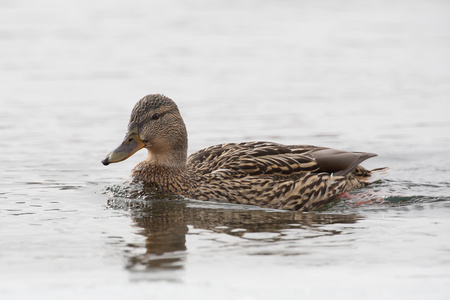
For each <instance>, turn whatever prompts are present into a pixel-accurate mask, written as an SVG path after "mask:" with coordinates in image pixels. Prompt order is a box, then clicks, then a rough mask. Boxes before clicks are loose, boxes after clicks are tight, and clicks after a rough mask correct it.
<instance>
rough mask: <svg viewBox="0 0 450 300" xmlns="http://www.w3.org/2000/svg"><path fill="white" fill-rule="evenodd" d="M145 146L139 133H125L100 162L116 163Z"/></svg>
mask: <svg viewBox="0 0 450 300" xmlns="http://www.w3.org/2000/svg"><path fill="white" fill-rule="evenodd" d="M144 147H145V143H144V142H142V141H141V139H140V138H139V135H138V133H137V130H136V131H134V130H133V131H132V132H129V133H127V135H126V137H125V139H124V140H123V142H122V144H120V146H119V147H117V148H116V149H115V150H114V151H112V152H110V153H109V154H108V155H107V156H106V157H105V158H104V159H103V160H102V164H104V165H105V166H107V165H109V164H111V163H117V162H120V161H122V160H125V159H127V158H128V157H130V156H131V155H133V154H134V153H136V152H137V151H139V150H141V149H142V148H144Z"/></svg>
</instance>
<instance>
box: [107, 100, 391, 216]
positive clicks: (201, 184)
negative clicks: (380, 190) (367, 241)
mask: <svg viewBox="0 0 450 300" xmlns="http://www.w3.org/2000/svg"><path fill="white" fill-rule="evenodd" d="M143 148H145V149H147V151H148V152H147V153H148V154H147V157H146V159H145V160H144V161H142V162H140V163H139V164H138V165H137V166H136V167H134V169H133V170H132V172H131V176H132V178H133V180H134V181H138V182H142V183H144V184H145V185H148V186H151V187H155V188H157V189H158V190H160V191H162V192H164V193H168V194H174V195H180V196H184V197H187V198H190V199H196V200H204V201H218V202H228V203H235V204H243V205H256V206H259V207H263V208H269V209H282V210H294V211H310V210H313V209H317V208H319V207H321V206H323V205H325V204H327V203H330V202H332V201H335V200H336V199H337V198H338V197H339V196H340V195H342V194H344V193H346V192H348V191H352V190H355V189H359V188H362V187H364V186H366V185H368V184H369V183H371V178H372V177H374V175H375V174H376V173H380V172H383V171H385V170H386V168H379V169H373V170H368V169H366V168H364V167H362V166H361V165H360V164H361V163H362V162H363V161H365V160H366V159H368V158H371V157H374V156H377V155H376V154H374V153H369V152H349V151H342V150H335V149H332V148H327V147H319V146H312V145H283V144H279V143H275V142H267V141H250V142H239V143H224V144H219V145H214V146H210V147H208V148H205V149H202V150H200V151H197V152H195V153H193V154H191V155H190V156H188V155H187V153H188V135H187V130H186V125H185V123H184V121H183V118H182V117H181V114H180V111H179V109H178V106H177V105H176V103H175V102H174V101H173V100H172V99H170V98H168V97H166V96H164V95H162V94H151V95H147V96H145V97H144V98H142V99H141V100H139V101H138V102H137V103H136V105H135V106H134V108H133V110H132V112H131V117H130V120H129V123H128V130H127V132H126V135H125V138H124V139H123V141H122V143H121V144H120V145H119V146H118V147H117V148H116V149H115V150H113V151H112V152H110V153H109V154H108V155H107V156H106V157H105V158H104V159H103V160H102V163H103V164H104V165H105V166H106V165H109V164H111V163H117V162H121V161H123V160H125V159H127V158H129V157H130V156H132V155H133V154H134V153H136V152H137V151H139V150H141V149H143Z"/></svg>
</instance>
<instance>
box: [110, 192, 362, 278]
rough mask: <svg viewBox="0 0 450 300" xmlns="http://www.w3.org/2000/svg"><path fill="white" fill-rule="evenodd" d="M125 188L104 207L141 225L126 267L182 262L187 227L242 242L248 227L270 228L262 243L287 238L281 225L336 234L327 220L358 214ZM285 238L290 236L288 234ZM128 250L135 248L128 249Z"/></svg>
mask: <svg viewBox="0 0 450 300" xmlns="http://www.w3.org/2000/svg"><path fill="white" fill-rule="evenodd" d="M129 192H130V190H128V191H127V193H128V195H127V197H126V198H124V197H123V195H122V196H121V197H115V196H114V197H111V198H110V199H109V200H108V208H112V209H118V210H127V211H129V212H130V213H131V218H132V220H133V221H134V223H135V224H136V225H137V226H138V227H140V228H142V230H141V231H140V232H139V233H140V234H142V235H143V236H144V237H145V238H146V242H145V253H144V254H136V251H129V252H128V253H127V254H126V256H127V261H128V262H127V268H128V269H129V270H130V271H145V270H147V271H150V270H178V269H182V268H184V263H185V260H186V258H187V256H188V252H187V248H188V247H187V245H186V237H187V236H189V234H193V233H192V232H189V228H191V229H201V230H207V231H209V233H210V234H214V233H217V234H228V235H233V236H237V237H239V238H241V239H242V242H243V243H242V247H243V248H245V247H249V245H248V243H246V242H247V241H248V240H251V238H248V237H247V236H248V235H249V234H251V233H275V237H272V238H269V239H263V240H258V241H260V242H261V245H260V246H264V245H267V243H272V244H273V243H274V242H280V243H283V242H285V240H283V238H286V234H282V231H284V230H286V229H293V230H296V231H297V233H298V234H296V235H295V237H296V238H298V239H302V238H314V237H321V236H329V235H336V234H340V233H341V231H340V230H336V227H331V228H329V229H327V227H326V225H327V224H336V223H345V224H351V223H355V222H356V221H357V220H358V218H359V217H358V216H357V215H355V214H346V215H342V214H326V213H300V212H292V211H280V210H263V209H260V208H255V207H242V206H240V207H238V206H235V207H230V205H229V204H227V205H226V206H221V204H217V203H216V204H215V203H205V202H199V201H189V200H186V199H185V198H181V197H177V196H171V198H168V197H167V195H161V194H159V193H158V192H155V191H154V190H153V191H150V192H149V190H148V189H144V190H142V188H141V187H139V188H138V189H133V192H131V193H129ZM113 194H115V192H113ZM276 233H278V234H276ZM284 233H285V232H284ZM246 235H247V236H246ZM271 236H273V235H271ZM289 239H292V236H290V237H289ZM214 242H215V241H214V238H211V243H214ZM251 244H252V247H253V249H252V250H254V247H255V243H251ZM129 247H133V248H134V250H136V249H135V248H136V247H142V245H129ZM258 248H260V247H258ZM263 248H264V247H263ZM277 249H279V248H277ZM291 251H292V250H291ZM131 253H134V254H133V255H130V254H131ZM249 254H250V255H251V254H252V251H249ZM264 254H271V253H267V252H265V253H264ZM273 254H277V255H279V254H280V253H279V252H277V253H273ZM290 254H292V253H290ZM298 254H300V253H298Z"/></svg>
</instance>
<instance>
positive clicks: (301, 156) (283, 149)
mask: <svg viewBox="0 0 450 300" xmlns="http://www.w3.org/2000/svg"><path fill="white" fill-rule="evenodd" d="M373 156H376V154H373V153H364V152H347V151H341V150H335V149H330V148H325V147H316V146H310V145H302V146H294V145H288V146H286V145H282V144H278V143H271V142H246V143H228V144H220V145H215V146H211V147H208V148H205V149H203V150H200V151H198V152H196V153H194V154H192V155H191V156H189V159H188V166H189V168H190V169H191V170H192V171H194V172H195V173H197V174H202V175H206V174H209V173H212V172H219V171H222V172H233V173H234V174H241V176H247V175H251V176H264V175H271V176H275V175H279V176H294V175H298V174H300V173H321V172H326V173H330V174H331V173H334V175H336V176H344V175H346V174H348V173H350V172H351V171H353V170H354V169H355V168H356V167H357V166H358V165H359V164H360V163H361V162H362V161H364V160H366V159H368V158H370V157H373Z"/></svg>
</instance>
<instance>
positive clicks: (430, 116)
mask: <svg viewBox="0 0 450 300" xmlns="http://www.w3.org/2000/svg"><path fill="white" fill-rule="evenodd" d="M449 15H450V2H449V1H439V0H414V1H409V0H408V1H407V0H389V1H387V0H386V1H287V0H286V1H269V0H266V1H250V0H245V1H221V0H215V1H195V0H189V1H176V0H174V1H166V0H165V1H80V0H77V1H64V4H63V3H62V2H61V1H7V0H5V1H1V2H0V81H1V86H0V149H1V155H0V170H1V172H0V269H1V272H0V297H1V298H2V299H21V298H22V299H29V298H30V297H32V298H33V299H39V298H42V299H49V298H54V299H56V298H58V299H63V298H64V299H78V298H79V299H88V298H97V299H99V298H110V299H124V298H134V299H144V298H145V299H148V298H149V297H152V298H153V299H199V298H203V299H318V298H328V299H330V298H333V299H339V298H341V299H343V298H348V297H349V296H351V297H352V298H354V299H356V298H361V297H364V298H366V299H368V298H373V299H381V298H383V299H388V298H391V299H394V298H395V299H398V298H407V299H423V298H425V297H426V298H429V299H444V298H445V297H448V295H449V293H450V288H449V286H450V219H449V215H450V196H449V194H450V192H449V191H450V183H449V182H450V155H449V150H448V149H449V148H450V133H449V132H450V118H449V112H450V102H449V100H450V99H449V97H450V55H449V54H450V30H449V29H450V18H449V17H448V16H449ZM148 93H163V94H165V95H167V96H169V97H171V98H172V99H174V100H175V101H176V102H177V103H178V105H179V107H180V110H181V113H182V115H183V117H184V118H185V122H186V124H187V126H188V132H189V136H190V147H189V151H190V152H194V151H196V150H199V149H201V148H203V147H206V146H208V145H212V144H216V143H222V142H229V141H246V140H271V141H276V142H280V143H287V144H316V145H322V146H329V147H333V148H338V149H346V150H356V151H370V152H375V153H378V154H379V157H377V158H374V159H371V160H369V161H367V163H366V164H365V165H366V166H367V167H381V166H387V165H388V166H390V167H391V169H392V171H391V173H390V174H389V176H388V177H387V178H385V179H383V180H381V181H379V182H377V183H376V184H374V185H372V186H370V187H368V188H365V189H363V190H360V191H357V192H354V193H351V194H350V195H349V196H348V197H347V198H344V199H343V200H342V201H341V202H340V203H337V204H335V205H334V206H332V207H330V208H329V209H327V210H325V211H324V212H317V213H309V214H300V213H292V212H283V211H270V210H263V209H258V208H251V207H246V206H239V205H226V204H215V203H202V202H197V201H190V200H183V199H166V198H164V197H161V196H160V195H143V194H142V193H140V192H139V188H138V187H132V186H129V185H128V184H127V180H128V179H129V177H128V176H129V173H130V170H131V169H132V167H133V166H134V165H135V164H137V163H138V162H139V161H140V160H142V159H143V158H144V157H145V153H144V152H143V151H142V153H141V152H139V153H137V154H136V155H135V156H134V157H132V158H131V159H129V160H128V161H125V162H123V163H121V164H115V165H111V166H109V167H107V168H105V167H103V166H102V165H101V164H100V160H101V159H102V158H103V157H104V155H106V154H107V153H108V152H109V151H110V150H112V149H113V148H114V147H115V146H117V145H118V144H119V143H120V142H121V140H122V138H123V135H124V133H125V130H126V125H127V122H128V117H129V113H130V111H131V109H132V107H133V105H134V104H135V102H136V101H137V100H139V99H140V98H141V97H142V96H144V95H145V94H148Z"/></svg>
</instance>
